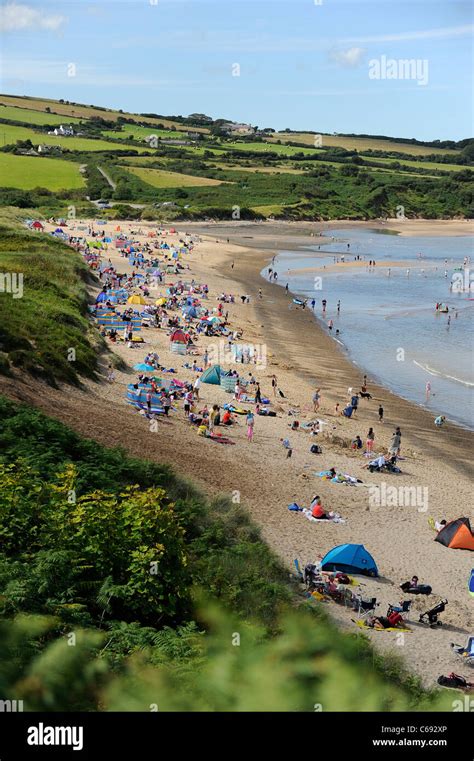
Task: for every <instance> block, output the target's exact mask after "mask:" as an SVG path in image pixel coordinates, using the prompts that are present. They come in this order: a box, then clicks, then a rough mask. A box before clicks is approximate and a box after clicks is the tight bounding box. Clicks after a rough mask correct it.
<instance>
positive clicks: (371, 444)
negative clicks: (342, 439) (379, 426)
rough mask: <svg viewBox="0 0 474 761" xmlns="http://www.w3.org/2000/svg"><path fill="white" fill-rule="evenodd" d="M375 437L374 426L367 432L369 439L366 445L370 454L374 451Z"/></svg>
mask: <svg viewBox="0 0 474 761" xmlns="http://www.w3.org/2000/svg"><path fill="white" fill-rule="evenodd" d="M374 439H375V434H374V429H373V428H369V431H368V433H367V440H366V442H365V445H366V450H365V451H366V452H367V453H368V454H371V453H372V451H373V448H374Z"/></svg>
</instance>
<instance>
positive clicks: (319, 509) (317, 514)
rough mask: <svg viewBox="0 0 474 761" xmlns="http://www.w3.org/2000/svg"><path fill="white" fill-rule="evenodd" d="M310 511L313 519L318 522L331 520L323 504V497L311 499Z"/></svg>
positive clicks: (317, 496) (316, 496)
mask: <svg viewBox="0 0 474 761" xmlns="http://www.w3.org/2000/svg"><path fill="white" fill-rule="evenodd" d="M310 510H311V515H312V516H313V518H316V520H318V521H322V520H329V519H330V516H329V514H328V513H327V512H326V511H325V509H324V507H323V506H322V504H321V497H320V496H319V495H318V494H316V495H315V496H314V497H313V498H312V499H311V504H310Z"/></svg>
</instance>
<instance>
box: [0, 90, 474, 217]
mask: <svg viewBox="0 0 474 761" xmlns="http://www.w3.org/2000/svg"><path fill="white" fill-rule="evenodd" d="M177 119H179V120H177ZM63 121H66V122H67V124H71V125H72V128H73V130H74V134H73V135H71V136H61V137H57V136H54V135H49V134H48V132H50V131H51V130H52V129H53V128H54V127H55V125H56V126H57V125H58V124H59V123H63ZM150 136H154V140H152V142H151V143H150V142H149V138H150ZM38 146H41V149H40V151H38ZM43 146H46V147H45V148H44V147H43ZM472 146H473V141H472V140H464V141H460V142H459V143H454V142H452V141H445V142H444V143H441V142H439V141H438V142H437V141H435V142H433V143H430V144H428V143H421V142H417V141H416V140H410V141H404V140H403V139H399V138H389V137H383V136H374V137H370V136H367V135H363V136H357V135H320V136H318V135H315V134H314V133H309V132H303V131H302V132H291V131H284V132H272V131H264V132H256V133H255V132H254V133H253V134H250V135H249V137H238V138H236V137H235V136H233V135H232V134H231V133H230V131H229V130H228V127H226V124H225V122H224V120H222V119H221V120H217V121H215V122H211V123H209V124H208V126H206V127H204V126H202V125H200V124H199V122H197V123H196V121H194V122H193V119H186V118H184V117H176V118H168V117H165V116H160V115H158V114H141V115H140V114H127V113H124V112H121V111H117V110H113V109H106V108H102V107H100V106H91V105H89V106H87V105H84V104H77V103H71V102H65V101H53V100H49V99H40V98H20V97H17V96H8V95H0V169H4V171H3V172H2V177H3V179H2V180H1V182H2V185H1V186H0V204H3V205H11V204H13V205H15V204H17V205H21V206H29V207H30V208H34V209H36V213H37V214H38V215H42V214H43V215H51V214H57V215H63V214H64V209H65V207H67V206H68V205H70V204H71V203H74V204H75V205H77V204H79V203H81V202H82V203H83V204H86V203H88V199H90V200H91V201H94V200H97V199H99V198H106V199H108V200H109V201H110V205H111V209H110V210H108V211H107V212H106V215H108V216H113V215H114V209H113V206H114V203H115V202H119V203H120V202H123V201H127V202H129V203H133V204H134V205H135V206H136V207H138V209H139V211H138V212H137V213H138V215H139V216H140V215H142V216H143V217H144V218H147V219H150V218H153V217H156V218H164V215H165V214H166V218H168V219H180V218H181V219H203V218H209V217H211V218H218V219H231V218H232V209H233V207H235V206H239V207H240V209H241V212H240V214H241V218H253V217H263V218H264V217H270V216H271V217H274V218H277V219H290V220H291V219H295V220H305V219H315V220H326V219H335V218H338V219H341V218H347V219H373V218H378V217H391V216H394V215H395V214H396V210H397V208H398V207H399V206H403V207H404V209H405V215H406V216H407V217H427V218H430V219H444V218H453V217H461V218H471V217H472V216H473V212H474V201H473V199H474V162H473V158H472V153H473V148H472ZM38 153H40V155H36V154H38ZM2 156H3V158H1V157H2ZM7 156H8V158H7ZM53 159H54V161H55V162H56V163H53ZM101 170H103V171H104V172H105V173H106V174H107V176H108V177H111V178H112V181H113V186H112V185H111V184H110V183H109V182H108V181H107V179H106V178H105V177H104V174H103V173H102V171H101ZM21 191H23V192H28V197H27V198H26V197H24V196H19V195H18V193H19V192H21ZM54 193H56V195H54ZM164 202H171V206H170V205H169V204H168V206H167V207H166V211H163V209H161V210H157V208H156V207H157V205H159V204H163V203H164ZM91 208H92V207H91Z"/></svg>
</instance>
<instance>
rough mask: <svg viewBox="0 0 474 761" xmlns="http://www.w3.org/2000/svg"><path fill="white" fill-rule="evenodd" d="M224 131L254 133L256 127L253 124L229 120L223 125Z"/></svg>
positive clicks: (235, 133)
mask: <svg viewBox="0 0 474 761" xmlns="http://www.w3.org/2000/svg"><path fill="white" fill-rule="evenodd" d="M222 129H223V130H224V132H227V134H228V135H254V134H255V127H252V125H251V124H239V123H237V122H228V123H227V124H223V125H222Z"/></svg>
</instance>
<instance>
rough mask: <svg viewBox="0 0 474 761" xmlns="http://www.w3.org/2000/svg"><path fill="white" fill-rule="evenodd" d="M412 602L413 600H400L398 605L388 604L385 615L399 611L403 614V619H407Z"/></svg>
mask: <svg viewBox="0 0 474 761" xmlns="http://www.w3.org/2000/svg"><path fill="white" fill-rule="evenodd" d="M412 602H413V600H402V601H401V602H400V605H389V606H388V610H387V617H388V616H390V614H391V613H401V614H402V615H403V616H404V618H405V620H406V621H408V614H409V613H410V608H411V606H412Z"/></svg>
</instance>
